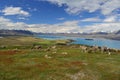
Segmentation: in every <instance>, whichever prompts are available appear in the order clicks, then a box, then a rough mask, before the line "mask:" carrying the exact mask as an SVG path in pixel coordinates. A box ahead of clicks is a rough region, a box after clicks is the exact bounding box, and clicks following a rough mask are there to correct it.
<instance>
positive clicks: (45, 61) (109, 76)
mask: <svg viewBox="0 0 120 80" xmlns="http://www.w3.org/2000/svg"><path fill="white" fill-rule="evenodd" d="M67 42H69V41H68V40H44V39H38V38H33V37H6V38H0V80H120V52H119V51H118V52H115V53H113V54H111V55H108V54H107V53H106V52H100V51H96V52H92V53H89V52H84V51H83V50H82V49H81V48H80V45H74V44H71V45H65V44H66V43H67ZM35 46H37V47H38V46H39V47H40V48H39V49H36V48H34V47H35ZM32 47H33V49H31V48H32Z"/></svg>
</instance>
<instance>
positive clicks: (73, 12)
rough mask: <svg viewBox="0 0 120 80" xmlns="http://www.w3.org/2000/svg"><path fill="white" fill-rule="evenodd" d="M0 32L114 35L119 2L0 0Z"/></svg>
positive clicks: (119, 21) (119, 26)
mask: <svg viewBox="0 0 120 80" xmlns="http://www.w3.org/2000/svg"><path fill="white" fill-rule="evenodd" d="M0 29H9V30H13V29H14V30H30V31H33V32H42V33H83V32H86V33H91V32H115V31H118V30H120V0H0Z"/></svg>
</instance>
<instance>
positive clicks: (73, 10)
mask: <svg viewBox="0 0 120 80" xmlns="http://www.w3.org/2000/svg"><path fill="white" fill-rule="evenodd" d="M44 1H49V2H51V3H53V4H57V5H59V6H62V5H66V6H67V8H66V9H65V11H66V12H68V13H69V14H79V13H81V12H82V11H88V12H90V13H91V12H95V11H97V10H100V11H101V13H102V14H103V15H110V14H112V13H113V12H115V11H117V9H120V0H44Z"/></svg>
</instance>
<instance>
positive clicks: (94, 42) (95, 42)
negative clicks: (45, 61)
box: [36, 35, 120, 49]
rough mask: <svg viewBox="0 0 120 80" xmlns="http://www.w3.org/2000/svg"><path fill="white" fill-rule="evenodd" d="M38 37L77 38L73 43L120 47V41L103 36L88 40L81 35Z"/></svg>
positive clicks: (50, 38) (39, 36)
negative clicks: (103, 37)
mask: <svg viewBox="0 0 120 80" xmlns="http://www.w3.org/2000/svg"><path fill="white" fill-rule="evenodd" d="M36 37H38V38H44V39H49V40H56V39H72V40H75V42H73V44H83V45H90V46H95V45H97V46H106V47H109V48H115V49H120V41H117V40H109V39H102V38H94V39H93V40H86V39H85V38H81V37H68V36H55V35H37V36H36Z"/></svg>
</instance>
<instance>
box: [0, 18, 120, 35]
mask: <svg viewBox="0 0 120 80" xmlns="http://www.w3.org/2000/svg"><path fill="white" fill-rule="evenodd" d="M79 23H80V21H65V22H63V23H57V24H26V23H24V22H16V23H15V22H12V21H11V20H10V19H6V18H4V17H0V29H10V30H11V29H16V30H30V31H33V32H42V33H70V32H74V33H77V32H80V33H82V32H87V33H90V32H101V31H102V32H103V31H104V32H114V31H118V30H120V23H114V22H113V23H108V22H107V23H95V24H91V25H85V26H80V25H79Z"/></svg>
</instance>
